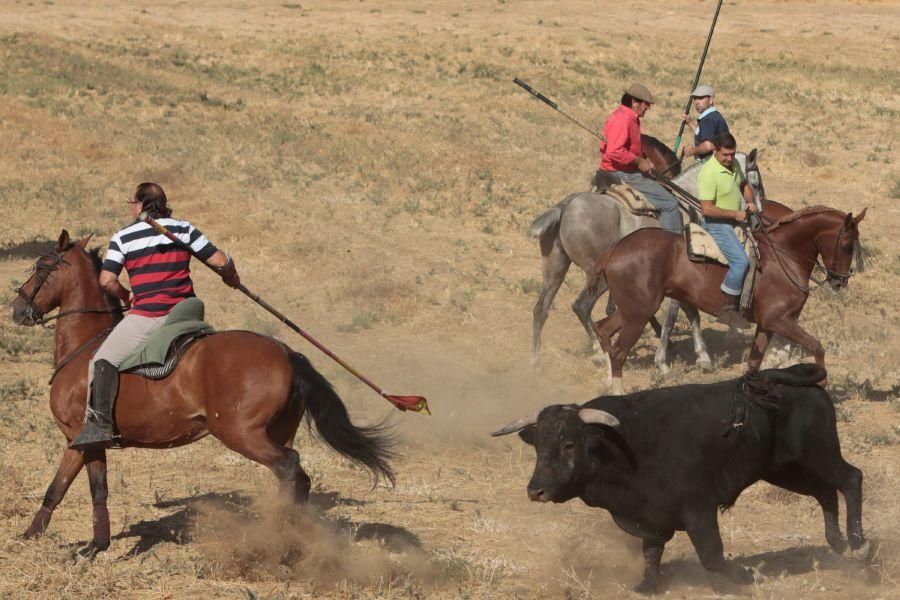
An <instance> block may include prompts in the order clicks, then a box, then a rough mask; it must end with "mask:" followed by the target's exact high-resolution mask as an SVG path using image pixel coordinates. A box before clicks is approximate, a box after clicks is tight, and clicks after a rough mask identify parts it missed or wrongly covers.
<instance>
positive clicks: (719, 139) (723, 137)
mask: <svg viewBox="0 0 900 600" xmlns="http://www.w3.org/2000/svg"><path fill="white" fill-rule="evenodd" d="M712 143H713V146H715V147H716V148H725V149H727V150H734V149H735V148H737V140H736V139H734V136H733V135H731V133H729V132H727V131H723V132H722V133H720V134H719V135H717V136H716V137H714V138H713V140H712Z"/></svg>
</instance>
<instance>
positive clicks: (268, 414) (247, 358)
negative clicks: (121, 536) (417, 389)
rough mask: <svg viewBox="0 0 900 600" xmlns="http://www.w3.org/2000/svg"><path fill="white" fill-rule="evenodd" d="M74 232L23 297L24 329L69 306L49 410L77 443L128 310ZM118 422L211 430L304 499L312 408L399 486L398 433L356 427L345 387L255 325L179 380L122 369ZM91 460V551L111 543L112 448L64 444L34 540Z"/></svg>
mask: <svg viewBox="0 0 900 600" xmlns="http://www.w3.org/2000/svg"><path fill="white" fill-rule="evenodd" d="M88 239H89V238H85V239H83V240H81V241H78V242H73V241H71V240H70V239H69V234H68V233H67V232H66V231H65V230H63V232H62V234H61V235H60V236H59V240H58V242H57V245H56V248H55V250H53V251H51V252H49V253H48V254H45V255H44V256H42V257H40V258H39V259H38V260H37V262H36V263H35V265H34V273H33V274H32V275H31V277H30V278H29V279H28V281H26V282H25V283H24V284H23V285H22V287H21V288H19V290H18V296H17V297H16V298H15V300H13V302H12V309H13V312H12V318H13V320H14V321H15V322H16V323H18V324H20V325H36V324H42V323H44V322H45V321H47V320H49V319H45V318H44V315H45V314H46V313H47V312H49V311H51V310H53V309H54V308H59V313H58V314H57V315H56V316H55V317H50V318H58V319H59V320H58V323H57V325H56V332H55V346H56V347H55V350H54V362H55V372H54V377H53V380H52V382H53V383H52V386H51V387H50V409H51V411H52V413H53V418H54V419H55V420H56V424H57V426H58V427H59V428H60V430H62V433H63V435H64V436H65V438H66V440H67V441H71V440H72V439H73V438H75V436H77V435H78V432H79V431H80V430H81V427H82V422H83V419H84V413H85V404H86V399H87V369H88V360H90V357H91V354H92V353H93V352H94V351H95V350H96V349H97V347H98V346H99V345H100V343H101V341H102V340H103V339H104V337H105V335H106V334H107V333H108V332H109V331H110V330H111V329H112V327H113V325H114V323H115V321H116V320H117V317H118V314H120V313H121V311H122V309H121V307H120V306H118V303H117V302H116V303H114V302H112V300H111V299H110V297H109V296H107V295H106V293H105V292H104V291H103V290H102V289H101V288H100V285H99V283H98V273H99V270H100V259H99V251H98V250H94V251H92V252H87V251H86V250H85V247H86V245H87V242H88ZM120 380H121V381H120V387H119V396H118V401H117V402H116V405H115V422H116V425H117V428H118V431H119V434H120V435H121V442H120V444H121V445H122V446H124V447H137V448H172V447H174V446H182V445H185V444H190V443H192V442H195V441H197V440H199V439H201V438H203V437H205V436H207V435H209V434H212V435H214V436H215V437H217V438H218V439H219V440H221V441H222V443H224V444H225V445H226V446H227V447H229V448H231V449H232V450H234V451H235V452H238V453H239V454H242V455H244V456H246V457H247V458H249V459H251V460H253V461H256V462H258V463H260V464H262V465H265V466H266V467H268V468H269V469H270V470H271V471H272V472H273V473H274V474H275V476H276V477H277V478H278V480H279V481H280V487H281V490H282V492H283V493H284V494H286V495H287V496H288V497H289V498H290V499H292V500H294V501H298V502H303V501H305V500H306V499H307V498H308V496H309V491H310V479H309V476H308V475H307V474H306V473H305V472H304V471H303V469H302V468H301V467H300V457H299V455H298V454H297V452H296V451H295V450H293V448H292V445H293V440H294V435H295V434H296V432H297V428H298V426H299V425H300V419H301V417H302V416H303V413H304V411H306V410H308V411H309V414H310V415H311V416H312V420H313V422H314V423H315V425H316V429H317V430H318V432H319V434H320V435H321V437H322V439H324V440H325V442H326V443H328V445H330V446H331V447H332V448H334V449H335V450H337V451H338V452H340V453H341V454H343V455H344V456H346V457H347V458H349V459H351V460H353V461H355V462H357V463H359V464H361V465H363V466H365V467H366V468H368V469H369V470H370V471H371V472H372V474H373V475H374V476H375V478H376V481H377V479H378V477H379V476H382V477H384V478H386V479H387V480H389V481H391V482H392V483H393V473H392V471H391V467H390V465H389V464H388V459H389V458H390V457H391V452H390V450H389V446H390V444H391V439H390V436H389V435H388V433H387V431H386V430H385V427H384V426H381V425H375V426H371V427H356V426H354V425H353V424H352V423H351V422H350V419H349V418H348V415H347V410H346V408H345V407H344V404H343V403H342V401H341V399H340V398H339V397H338V395H337V393H336V392H335V391H334V389H333V388H332V387H331V385H330V384H329V383H328V381H326V379H325V378H324V377H323V376H322V375H321V374H319V373H318V372H317V371H316V370H315V369H314V368H313V366H312V365H311V364H310V362H309V361H308V360H307V359H306V358H305V357H304V356H303V355H302V354H299V353H297V352H294V351H293V350H291V349H290V348H289V347H288V346H286V345H285V344H282V343H281V342H278V341H276V340H274V339H272V338H269V337H265V336H262V335H258V334H256V333H252V332H249V331H225V332H221V333H215V334H212V335H210V336H208V337H204V338H202V339H200V340H198V341H197V342H195V343H194V344H193V345H192V346H190V347H189V348H188V349H187V351H186V352H185V353H184V355H183V356H182V357H181V360H180V362H179V364H178V367H177V368H176V369H175V370H174V371H173V372H172V374H171V375H169V376H168V377H166V378H164V379H161V380H151V379H146V378H144V377H141V376H139V375H134V374H125V373H123V374H122V375H121V376H120ZM85 465H87V472H88V480H89V483H90V489H91V499H92V501H93V505H94V514H93V523H94V537H93V540H92V542H91V543H90V544H88V546H87V547H86V548H84V549H82V550H81V554H82V555H85V556H93V555H94V554H96V553H97V552H98V551H101V550H105V549H107V548H108V547H109V542H110V526H109V512H108V510H107V507H106V500H107V495H108V492H107V484H106V451H105V450H103V449H98V450H94V449H89V450H86V451H84V452H81V451H80V450H72V449H68V448H67V449H65V450H64V451H63V456H62V461H61V462H60V465H59V469H58V470H57V472H56V476H55V477H54V478H53V481H52V482H51V483H50V486H49V487H48V488H47V493H46V495H45V496H44V501H43V503H42V506H41V508H40V510H38V512H37V514H36V515H35V517H34V520H33V521H32V522H31V525H30V526H29V527H28V530H27V531H26V532H25V537H27V538H36V537H38V536H40V535H41V534H42V533H43V532H44V531H45V530H46V528H47V526H48V524H49V523H50V518H51V516H52V514H53V510H54V509H55V508H56V507H57V506H58V505H59V503H60V502H61V501H62V499H63V496H65V494H66V491H67V490H68V488H69V485H70V484H71V483H72V481H73V480H74V479H75V477H76V476H77V475H78V473H79V471H81V468H82V466H85Z"/></svg>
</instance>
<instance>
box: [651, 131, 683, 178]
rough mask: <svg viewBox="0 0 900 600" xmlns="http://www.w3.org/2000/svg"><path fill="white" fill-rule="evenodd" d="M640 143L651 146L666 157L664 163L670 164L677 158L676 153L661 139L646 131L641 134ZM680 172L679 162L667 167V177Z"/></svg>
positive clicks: (672, 176) (675, 175)
mask: <svg viewBox="0 0 900 600" xmlns="http://www.w3.org/2000/svg"><path fill="white" fill-rule="evenodd" d="M641 144H645V145H649V146H653V147H654V148H655V149H656V151H657V152H659V153H660V154H662V155H663V156H665V157H666V165H671V164H672V163H674V162H675V161H677V160H678V155H676V154H675V153H674V152H672V149H671V148H669V147H668V146H666V145H665V144H663V143H662V142H661V141H659V140H658V139H656V138H655V137H653V136H652V135H647V134H646V133H642V134H641ZM679 173H681V163H680V162H679V163H678V164H676V165H675V166H674V167H672V168H671V169H669V177H671V178H675V177H677V176H678V174H679Z"/></svg>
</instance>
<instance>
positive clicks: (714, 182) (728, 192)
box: [697, 155, 744, 210]
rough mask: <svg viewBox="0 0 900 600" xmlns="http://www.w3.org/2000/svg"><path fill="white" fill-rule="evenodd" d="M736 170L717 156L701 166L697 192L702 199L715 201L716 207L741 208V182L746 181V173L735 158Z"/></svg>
mask: <svg viewBox="0 0 900 600" xmlns="http://www.w3.org/2000/svg"><path fill="white" fill-rule="evenodd" d="M731 164H732V166H733V167H734V171H731V170H729V169H727V168H725V167H723V166H722V165H721V164H720V163H719V161H717V160H716V156H715V155H712V156H710V157H709V160H707V161H706V163H705V164H704V165H703V166H702V167H700V173H699V174H698V175H697V192H698V195H699V197H700V200H707V201H713V202H715V203H716V207H718V208H722V209H724V210H740V208H741V182H742V181H744V173H743V172H741V165H740V164H739V163H738V161H737V160H735V161H734V162H733V163H731Z"/></svg>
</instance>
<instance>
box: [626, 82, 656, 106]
mask: <svg viewBox="0 0 900 600" xmlns="http://www.w3.org/2000/svg"><path fill="white" fill-rule="evenodd" d="M625 93H626V94H628V95H629V96H634V97H635V98H637V99H638V100H643V101H644V102H649V103H650V104H655V103H656V100H654V99H653V94H651V93H650V90H648V89H647V86H645V85H642V84H640V83H632V84H631V85H629V86H628V87H627V88H625Z"/></svg>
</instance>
